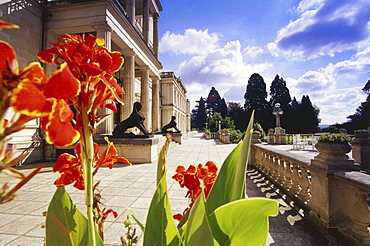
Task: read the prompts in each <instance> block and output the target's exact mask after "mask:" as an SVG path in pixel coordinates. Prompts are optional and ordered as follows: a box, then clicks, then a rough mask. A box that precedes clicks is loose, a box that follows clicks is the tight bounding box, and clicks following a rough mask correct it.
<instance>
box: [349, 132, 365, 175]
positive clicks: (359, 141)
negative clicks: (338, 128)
mask: <svg viewBox="0 0 370 246" xmlns="http://www.w3.org/2000/svg"><path fill="white" fill-rule="evenodd" d="M351 144H352V147H353V149H352V158H353V159H355V161H356V162H357V163H359V164H360V165H361V168H362V169H370V138H369V134H368V133H367V134H365V133H363V134H358V133H355V139H354V140H353V141H352V142H351Z"/></svg>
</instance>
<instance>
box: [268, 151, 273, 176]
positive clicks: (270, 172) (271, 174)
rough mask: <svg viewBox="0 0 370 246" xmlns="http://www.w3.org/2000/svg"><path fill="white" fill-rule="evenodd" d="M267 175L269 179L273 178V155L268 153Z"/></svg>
mask: <svg viewBox="0 0 370 246" xmlns="http://www.w3.org/2000/svg"><path fill="white" fill-rule="evenodd" d="M268 175H269V176H270V178H271V179H274V156H273V155H271V154H269V169H268Z"/></svg>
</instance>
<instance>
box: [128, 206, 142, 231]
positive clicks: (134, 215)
mask: <svg viewBox="0 0 370 246" xmlns="http://www.w3.org/2000/svg"><path fill="white" fill-rule="evenodd" d="M126 208H127V211H128V212H129V214H130V215H131V216H132V218H133V219H134V220H135V222H136V223H137V225H138V226H139V227H140V229H141V230H142V231H144V230H145V228H144V225H143V223H141V222H140V220H139V218H138V216H137V215H136V213H135V212H134V211H133V210H132V209H131V208H128V207H126Z"/></svg>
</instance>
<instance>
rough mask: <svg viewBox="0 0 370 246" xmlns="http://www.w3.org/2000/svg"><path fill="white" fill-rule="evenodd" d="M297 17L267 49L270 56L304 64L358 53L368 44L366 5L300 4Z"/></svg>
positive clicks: (315, 0)
mask: <svg viewBox="0 0 370 246" xmlns="http://www.w3.org/2000/svg"><path fill="white" fill-rule="evenodd" d="M297 10H299V11H303V13H302V14H301V16H300V17H299V18H298V19H297V20H295V21H291V22H290V23H289V24H288V25H287V26H286V27H284V28H282V29H280V30H279V31H278V34H277V37H276V39H275V41H274V42H272V43H269V44H268V45H267V47H268V50H269V51H270V53H271V54H272V55H273V56H276V57H278V56H285V57H289V58H292V59H295V60H308V59H312V58H316V57H318V56H326V55H328V56H334V55H335V53H337V52H343V51H345V50H358V49H359V47H361V46H363V44H364V43H366V42H368V41H369V29H368V25H369V18H368V15H369V13H368V1H367V0H353V1H336V0H321V1H320V0H311V1H309V0H304V1H301V2H300V4H299V5H298V7H297Z"/></svg>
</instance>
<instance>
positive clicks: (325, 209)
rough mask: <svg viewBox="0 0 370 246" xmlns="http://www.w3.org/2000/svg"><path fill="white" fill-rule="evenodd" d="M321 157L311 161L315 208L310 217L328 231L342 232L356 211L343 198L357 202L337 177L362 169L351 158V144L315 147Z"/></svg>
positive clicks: (311, 186) (313, 207)
mask: <svg viewBox="0 0 370 246" xmlns="http://www.w3.org/2000/svg"><path fill="white" fill-rule="evenodd" d="M315 147H316V149H317V150H318V151H319V154H318V155H317V156H315V157H314V159H312V160H311V167H310V173H311V185H310V191H311V194H312V198H311V200H310V201H309V202H308V205H309V206H310V207H311V208H312V210H311V211H310V218H311V219H312V220H313V221H314V222H315V223H316V224H317V225H318V226H319V227H321V228H322V229H324V230H325V231H327V232H330V231H331V230H338V229H339V228H340V227H341V226H342V225H343V224H344V223H346V222H347V220H348V214H349V213H350V210H351V209H352V208H351V207H350V206H348V204H346V203H343V202H340V201H341V200H342V199H343V197H345V198H346V199H347V200H348V199H353V198H352V197H353V196H354V192H353V190H352V189H351V188H350V187H349V186H348V185H346V184H345V183H343V182H340V181H339V180H338V179H337V178H335V176H334V174H335V173H338V172H344V171H353V170H359V166H358V165H356V164H355V163H354V160H352V159H350V158H349V156H348V155H347V153H349V152H350V151H351V145H350V144H347V143H343V144H340V143H323V142H319V143H317V144H316V145H315Z"/></svg>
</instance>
